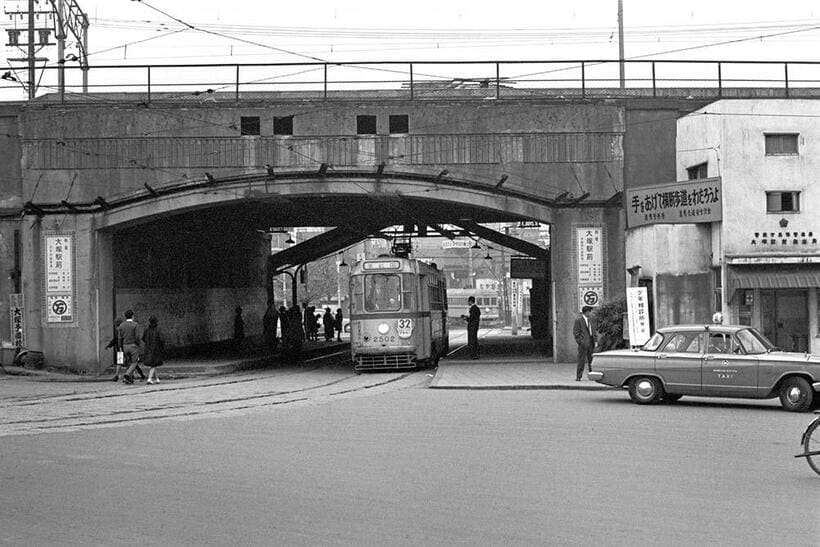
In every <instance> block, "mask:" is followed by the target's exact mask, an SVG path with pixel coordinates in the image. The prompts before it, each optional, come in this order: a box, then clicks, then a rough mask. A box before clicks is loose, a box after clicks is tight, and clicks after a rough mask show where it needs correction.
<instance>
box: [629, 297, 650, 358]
mask: <svg viewBox="0 0 820 547" xmlns="http://www.w3.org/2000/svg"><path fill="white" fill-rule="evenodd" d="M626 313H627V318H628V322H629V345H630V346H642V345H644V344H645V343H646V341H647V340H649V303H648V299H647V295H646V287H628V288H627V289H626Z"/></svg>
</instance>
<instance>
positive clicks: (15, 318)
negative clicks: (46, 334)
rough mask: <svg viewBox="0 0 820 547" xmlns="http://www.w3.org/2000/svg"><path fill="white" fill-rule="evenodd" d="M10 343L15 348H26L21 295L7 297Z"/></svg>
mask: <svg viewBox="0 0 820 547" xmlns="http://www.w3.org/2000/svg"><path fill="white" fill-rule="evenodd" d="M9 318H10V319H11V321H10V323H11V342H12V344H14V347H16V348H23V347H25V346H26V306H25V300H24V299H23V294H22V293H15V294H10V295H9Z"/></svg>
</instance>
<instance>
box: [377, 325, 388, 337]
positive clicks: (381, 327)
mask: <svg viewBox="0 0 820 547" xmlns="http://www.w3.org/2000/svg"><path fill="white" fill-rule="evenodd" d="M376 330H377V331H379V334H387V333H388V332H390V325H388V324H387V323H379V326H378V327H376Z"/></svg>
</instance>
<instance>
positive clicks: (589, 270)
mask: <svg viewBox="0 0 820 547" xmlns="http://www.w3.org/2000/svg"><path fill="white" fill-rule="evenodd" d="M575 244H576V252H577V256H578V296H579V309H580V308H582V307H584V306H593V307H595V306H600V305H601V300H602V298H603V294H604V261H603V228H601V227H600V226H585V227H579V228H575Z"/></svg>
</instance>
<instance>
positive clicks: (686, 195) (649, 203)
mask: <svg viewBox="0 0 820 547" xmlns="http://www.w3.org/2000/svg"><path fill="white" fill-rule="evenodd" d="M722 201H723V191H722V189H721V180H720V178H712V179H698V180H685V181H679V182H673V183H670V184H660V185H657V186H646V187H643V188H633V189H630V190H627V192H626V224H627V227H629V228H635V227H636V226H642V225H644V224H691V223H697V222H717V221H719V220H721V219H722V218H723V205H722Z"/></svg>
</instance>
